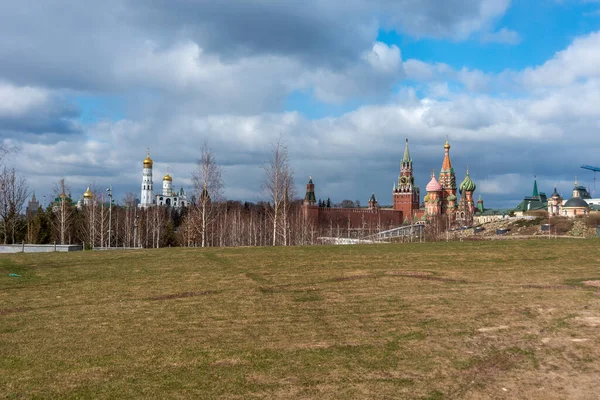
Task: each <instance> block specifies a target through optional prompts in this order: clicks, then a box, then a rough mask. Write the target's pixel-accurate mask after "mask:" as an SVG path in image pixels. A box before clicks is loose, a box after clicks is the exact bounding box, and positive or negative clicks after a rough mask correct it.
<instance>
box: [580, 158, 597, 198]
mask: <svg viewBox="0 0 600 400" xmlns="http://www.w3.org/2000/svg"><path fill="white" fill-rule="evenodd" d="M581 168H583V169H587V170H589V171H594V194H593V196H596V172H599V171H600V167H592V166H591V165H582V166H581Z"/></svg>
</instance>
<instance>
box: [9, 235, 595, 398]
mask: <svg viewBox="0 0 600 400" xmlns="http://www.w3.org/2000/svg"><path fill="white" fill-rule="evenodd" d="M10 273H15V274H20V275H21V276H20V277H11V276H9V274H10ZM595 280H598V281H600V241H598V240H537V241H500V242H483V243H482V242H478V243H467V242H464V243H457V242H454V243H433V244H405V245H367V246H338V247H325V246H324V247H317V246H315V247H295V248H232V249H209V250H199V249H175V248H172V249H161V250H143V251H114V252H81V253H71V254H66V253H62V254H61V253H53V254H40V255H30V254H25V255H23V254H18V255H5V256H0V396H2V397H5V398H19V399H20V398H27V399H29V398H61V399H62V398H104V399H113V398H144V399H146V398H153V399H164V398H203V399H211V398H239V399H246V398H294V399H302V398H316V399H334V398H335V399H352V398H354V399H365V398H377V399H381V398H415V399H443V398H472V399H479V398H498V399H501V398H507V399H508V398H510V399H515V398H539V399H564V398H579V399H597V398H598V397H599V396H600V295H599V292H600V287H595V286H591V285H590V282H587V281H595ZM583 282H587V284H584V283H583ZM591 283H592V284H593V282H591Z"/></svg>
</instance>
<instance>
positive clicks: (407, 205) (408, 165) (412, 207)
mask: <svg viewBox="0 0 600 400" xmlns="http://www.w3.org/2000/svg"><path fill="white" fill-rule="evenodd" d="M393 198H394V210H397V211H402V216H403V218H404V219H405V220H409V221H412V220H413V217H414V215H415V213H416V212H417V211H419V202H420V199H421V195H420V193H419V187H418V186H415V178H414V177H413V165H412V159H411V158H410V153H409V151H408V139H406V147H405V148H404V157H403V158H402V162H401V163H400V176H399V177H398V185H397V186H396V185H394V190H393Z"/></svg>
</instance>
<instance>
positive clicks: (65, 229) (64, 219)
mask: <svg viewBox="0 0 600 400" xmlns="http://www.w3.org/2000/svg"><path fill="white" fill-rule="evenodd" d="M54 192H55V193H58V196H57V199H58V201H57V203H58V204H56V203H55V204H54V206H53V207H52V211H53V212H54V215H55V216H56V220H55V221H54V227H55V229H56V230H57V231H58V236H59V239H60V244H66V241H67V234H68V233H69V232H70V229H71V225H72V224H73V214H74V211H73V202H72V200H71V199H70V198H69V196H67V186H66V185H65V180H64V178H62V179H60V180H59V181H58V184H57V186H56V187H55V189H54ZM69 239H70V237H69ZM69 242H70V240H69Z"/></svg>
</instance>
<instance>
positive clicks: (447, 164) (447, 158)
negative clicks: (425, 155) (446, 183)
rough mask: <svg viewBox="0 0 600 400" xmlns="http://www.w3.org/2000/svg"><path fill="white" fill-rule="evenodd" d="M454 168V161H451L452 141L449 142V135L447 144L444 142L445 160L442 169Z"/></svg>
mask: <svg viewBox="0 0 600 400" xmlns="http://www.w3.org/2000/svg"><path fill="white" fill-rule="evenodd" d="M451 169H452V162H451V161H450V143H448V136H446V144H444V162H443V163H442V171H450V170H451Z"/></svg>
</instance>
